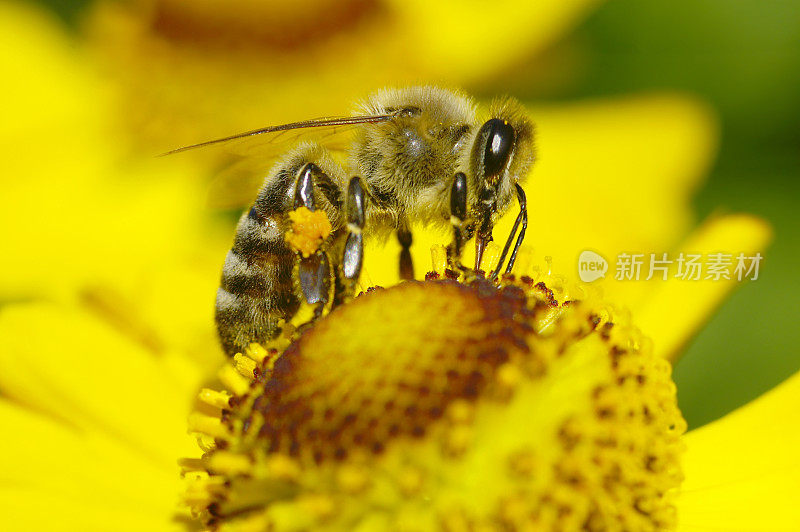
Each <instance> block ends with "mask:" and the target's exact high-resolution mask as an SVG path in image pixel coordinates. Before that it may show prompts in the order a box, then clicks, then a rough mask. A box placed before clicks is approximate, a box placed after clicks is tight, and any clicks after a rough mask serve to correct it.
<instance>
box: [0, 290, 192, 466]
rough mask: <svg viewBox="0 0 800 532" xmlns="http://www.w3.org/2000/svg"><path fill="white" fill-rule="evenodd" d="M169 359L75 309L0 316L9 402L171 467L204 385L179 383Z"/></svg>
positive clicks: (12, 311)
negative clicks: (112, 440)
mask: <svg viewBox="0 0 800 532" xmlns="http://www.w3.org/2000/svg"><path fill="white" fill-rule="evenodd" d="M165 360H166V359H160V358H156V357H155V356H154V355H153V354H152V353H151V352H149V351H147V350H145V349H144V348H143V347H141V346H139V345H136V344H134V343H132V342H130V341H129V340H128V339H126V338H125V337H123V336H121V335H119V334H118V333H116V332H115V331H113V330H112V329H110V328H108V327H107V326H106V325H104V324H103V323H102V322H101V321H100V320H98V319H97V318H94V317H92V316H91V315H88V314H86V313H85V312H81V311H78V310H72V309H60V308H57V307H56V306H54V305H47V304H30V305H13V306H9V307H6V308H4V309H3V311H2V313H0V388H1V389H2V390H3V392H4V394H5V395H6V396H7V397H10V398H12V399H13V400H15V401H16V402H19V403H21V404H24V405H28V406H30V407H32V408H35V409H37V410H40V411H43V412H46V413H48V414H50V415H52V416H55V417H56V418H58V419H60V420H63V421H64V422H66V423H69V424H71V425H73V426H75V427H77V428H79V429H85V430H97V431H101V432H104V433H106V434H109V435H111V436H113V437H114V438H116V439H117V440H119V441H120V442H123V443H125V444H126V445H128V446H129V447H130V448H131V449H134V450H136V451H137V452H139V453H141V454H142V455H144V456H147V457H148V458H149V459H151V460H153V461H154V462H155V463H161V464H166V465H167V466H170V465H171V464H174V461H175V458H176V457H177V456H181V453H184V452H186V449H191V448H192V445H191V444H192V442H191V441H190V440H189V438H188V436H187V435H186V430H185V427H186V417H187V415H188V412H189V408H190V406H191V402H192V398H193V396H194V394H195V392H196V390H197V388H198V387H199V381H198V376H197V375H191V376H189V375H185V374H184V375H183V376H182V377H181V378H175V377H174V376H173V375H172V374H171V370H172V369H173V368H175V367H176V365H175V364H171V363H168V362H165ZM183 371H187V370H186V369H184V370H183ZM198 373H199V372H198ZM192 377H193V378H192Z"/></svg>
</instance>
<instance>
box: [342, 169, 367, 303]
mask: <svg viewBox="0 0 800 532" xmlns="http://www.w3.org/2000/svg"><path fill="white" fill-rule="evenodd" d="M366 202H367V198H366V194H365V193H364V185H363V184H362V183H361V178H360V177H358V176H355V177H353V178H351V179H350V183H349V184H348V186H347V199H346V201H345V205H346V212H347V240H345V243H344V250H343V252H342V266H341V279H340V281H341V283H342V285H343V286H342V288H343V291H344V294H343V296H342V298H341V299H348V298H350V297H352V296H353V294H354V292H355V285H356V283H357V282H358V278H359V276H360V275H361V266H362V265H363V263H364V235H363V231H364V224H365V222H366V206H367V205H366Z"/></svg>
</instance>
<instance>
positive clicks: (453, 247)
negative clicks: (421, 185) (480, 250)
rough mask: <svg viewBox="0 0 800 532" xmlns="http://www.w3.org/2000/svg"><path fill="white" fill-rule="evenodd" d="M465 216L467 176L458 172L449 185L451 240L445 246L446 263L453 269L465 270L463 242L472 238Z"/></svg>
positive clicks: (470, 228) (471, 231) (472, 230)
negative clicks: (462, 259)
mask: <svg viewBox="0 0 800 532" xmlns="http://www.w3.org/2000/svg"><path fill="white" fill-rule="evenodd" d="M466 218H467V176H466V175H464V174H463V173H462V172H458V173H457V174H456V175H455V177H454V179H453V185H452V186H451V187H450V225H452V226H453V240H452V242H450V245H449V246H447V265H448V267H449V268H450V269H452V270H454V271H465V270H466V269H467V268H466V267H465V266H464V265H462V264H461V254H462V253H463V251H464V244H465V243H466V242H467V241H468V240H469V239H470V238H472V234H473V232H474V229H473V228H472V227H471V226H469V225H468V224H467V223H466Z"/></svg>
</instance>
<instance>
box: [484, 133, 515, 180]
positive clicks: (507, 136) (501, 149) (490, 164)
mask: <svg viewBox="0 0 800 532" xmlns="http://www.w3.org/2000/svg"><path fill="white" fill-rule="evenodd" d="M481 129H482V130H483V133H484V134H485V135H486V137H485V138H486V147H485V148H484V152H483V172H484V175H485V176H486V177H487V178H491V177H495V176H497V175H498V174H500V172H501V171H502V170H503V168H505V166H506V164H508V159H509V157H510V156H511V150H512V148H513V146H514V139H515V137H516V134H515V133H514V128H513V127H512V126H511V124H509V123H508V122H506V121H505V120H501V119H499V118H492V119H491V120H488V121H487V122H486V123H485V124H483V127H482V128H481ZM478 138H482V136H479V137H478Z"/></svg>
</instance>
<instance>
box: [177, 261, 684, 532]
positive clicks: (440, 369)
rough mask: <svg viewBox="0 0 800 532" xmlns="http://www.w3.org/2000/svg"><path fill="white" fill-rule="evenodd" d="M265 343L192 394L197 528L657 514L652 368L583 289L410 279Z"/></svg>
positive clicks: (664, 432) (668, 522) (665, 474)
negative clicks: (198, 439) (196, 396)
mask: <svg viewBox="0 0 800 532" xmlns="http://www.w3.org/2000/svg"><path fill="white" fill-rule="evenodd" d="M430 277H438V276H437V275H435V274H434V275H432V276H430ZM551 286H552V287H553V288H551ZM284 342H285V341H284V340H279V341H278V342H277V344H281V343H284ZM277 344H276V346H267V347H266V348H264V347H262V346H259V345H256V344H254V345H252V346H251V348H250V349H249V350H248V351H247V353H245V354H244V355H241V354H240V355H237V357H236V366H237V367H238V369H239V373H235V374H234V373H231V372H230V370H229V371H228V373H223V375H224V378H223V380H225V381H226V382H227V383H228V385H229V386H230V388H231V389H232V390H233V393H232V395H230V394H228V393H224V392H214V391H211V390H204V391H203V392H202V393H201V395H200V398H201V399H202V400H203V401H204V403H205V406H204V407H203V409H204V412H203V413H198V414H196V416H195V417H194V418H193V421H192V424H193V428H194V429H195V430H198V431H199V432H200V433H202V434H204V435H205V436H204V438H203V440H204V443H203V445H204V446H205V448H206V453H205V454H204V456H203V458H202V459H200V460H189V461H187V462H186V463H185V465H186V466H187V467H188V468H189V469H190V470H192V472H191V473H189V475H188V477H189V479H190V484H189V489H188V493H187V499H188V501H189V502H190V504H191V505H192V506H193V510H194V513H195V514H196V515H198V516H199V517H200V518H202V519H203V520H204V521H205V522H206V523H207V524H208V525H211V526H213V527H217V526H218V527H220V528H225V529H228V528H229V527H230V528H231V529H242V530H249V529H251V528H252V529H256V530H293V529H306V528H307V529H313V530H352V529H364V530H372V529H379V530H438V529H441V530H461V529H487V530H492V529H514V530H518V529H524V528H526V527H534V528H539V529H563V530H573V529H578V528H584V529H587V530H606V529H620V528H622V529H633V530H661V529H671V528H674V526H675V509H674V506H673V501H672V498H673V496H674V492H675V490H676V488H677V487H678V485H679V483H680V480H681V475H680V469H679V465H678V464H679V462H678V458H679V454H680V450H681V443H680V439H679V437H680V435H681V434H682V433H683V431H684V430H685V423H684V421H683V419H682V418H681V415H680V413H679V411H678V408H677V405H676V399H675V387H674V385H673V384H672V381H671V380H670V367H669V364H668V363H667V362H666V361H665V360H664V359H662V358H660V357H657V356H655V355H654V354H653V352H652V349H651V347H650V343H649V341H647V340H646V339H644V338H643V337H642V336H641V334H640V333H639V332H638V331H637V330H636V329H635V328H634V327H632V326H631V325H630V324H629V323H627V322H626V320H625V319H624V318H622V317H621V316H619V315H618V314H616V313H614V312H613V311H612V310H611V309H610V308H608V307H607V306H605V305H604V304H603V303H602V302H601V301H600V300H598V299H596V298H594V297H592V296H589V295H588V294H586V293H585V291H583V290H581V289H576V288H571V289H567V288H566V287H565V286H564V285H563V284H562V283H559V282H558V280H556V279H553V278H551V277H549V276H542V279H541V280H534V279H532V278H530V277H522V278H520V279H519V280H517V279H515V278H514V277H513V276H507V277H506V278H504V279H503V281H502V282H501V283H500V286H499V287H496V286H495V285H493V284H491V283H489V282H487V281H483V280H474V281H472V282H464V283H462V282H457V281H454V280H444V281H442V280H429V281H426V282H408V283H403V284H400V285H397V286H394V287H392V288H389V289H375V290H371V291H370V292H368V293H367V294H365V295H362V296H360V297H358V298H356V300H354V301H353V302H351V303H349V304H346V305H344V306H342V307H339V308H338V309H336V310H335V311H333V312H332V313H331V314H330V315H329V316H327V317H326V318H324V319H322V320H321V321H319V322H318V323H316V324H315V325H314V326H313V327H312V328H311V329H308V330H307V331H305V332H304V333H303V334H302V335H300V337H299V338H298V339H297V340H296V341H294V342H292V343H291V344H290V345H289V346H288V347H286V348H285V349H284V348H283V347H282V346H280V345H277ZM237 527H238V528H237ZM362 527H363V528H362Z"/></svg>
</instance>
